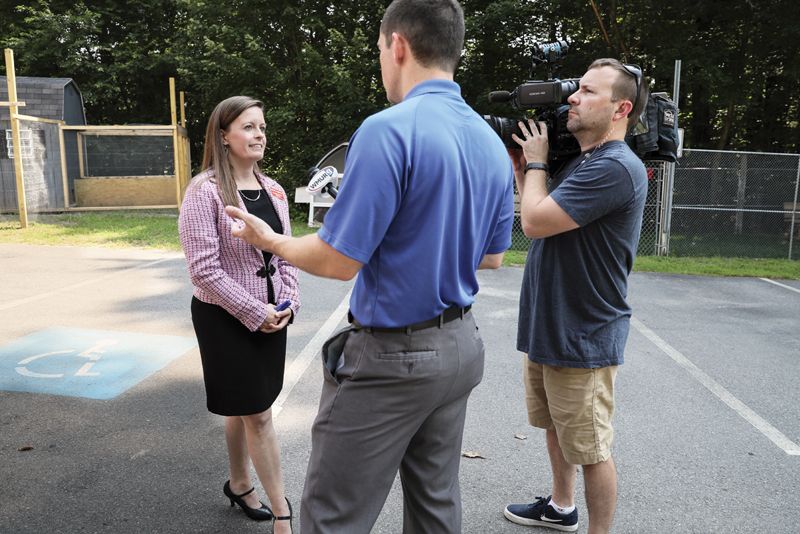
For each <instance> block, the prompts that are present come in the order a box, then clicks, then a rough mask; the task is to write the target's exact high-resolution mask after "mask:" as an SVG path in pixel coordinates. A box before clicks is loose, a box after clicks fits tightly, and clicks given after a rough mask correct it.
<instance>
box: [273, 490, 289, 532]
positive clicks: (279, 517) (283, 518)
mask: <svg viewBox="0 0 800 534" xmlns="http://www.w3.org/2000/svg"><path fill="white" fill-rule="evenodd" d="M284 499H286V497H284ZM286 504H288V505H289V515H276V516H273V517H272V531H273V532H274V531H275V521H288V522H289V528H290V529H292V532H294V526H292V517H294V514H293V513H292V503H290V502H289V499H286Z"/></svg>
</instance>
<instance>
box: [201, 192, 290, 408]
mask: <svg viewBox="0 0 800 534" xmlns="http://www.w3.org/2000/svg"><path fill="white" fill-rule="evenodd" d="M259 191H260V193H259ZM245 195H246V198H245ZM257 195H258V200H256V201H250V199H253V198H256V196H257ZM242 197H243V198H245V200H244V202H245V203H246V204H247V210H248V211H249V212H250V213H252V214H253V215H256V216H257V217H260V218H261V219H264V221H266V222H267V223H268V224H269V225H270V226H271V227H272V229H273V230H275V231H276V232H279V233H282V232H283V226H282V225H281V222H280V219H279V218H278V214H277V213H276V212H275V208H274V206H273V205H272V202H271V201H270V200H269V197H268V195H267V193H266V191H263V190H252V191H244V194H243V195H242ZM271 257H272V255H271V254H267V253H264V261H265V265H269V260H270V258H271ZM264 283H265V284H267V286H268V294H269V301H270V302H271V303H273V304H275V297H274V294H273V293H274V291H273V289H272V283H271V281H270V278H269V276H267V277H266V278H265V282H264ZM192 323H193V324H194V331H195V333H196V334H197V344H198V346H199V347H200V359H201V361H202V364H203V382H205V387H206V405H207V406H208V411H210V412H212V413H215V414H219V415H228V416H233V415H250V414H255V413H260V412H263V411H264V410H266V409H268V408H269V407H270V406H272V403H273V402H275V399H277V398H278V394H280V392H281V389H282V388H283V371H284V365H285V362H286V328H283V329H281V330H279V331H277V332H274V333H272V334H265V333H264V332H260V331H256V332H251V331H250V330H248V329H247V327H245V326H244V325H243V324H242V323H240V322H239V320H238V319H236V318H235V317H233V316H232V315H230V314H229V313H228V312H226V311H225V310H224V309H223V308H221V307H220V306H217V305H215V304H208V303H206V302H202V301H200V300H198V299H197V298H194V297H192Z"/></svg>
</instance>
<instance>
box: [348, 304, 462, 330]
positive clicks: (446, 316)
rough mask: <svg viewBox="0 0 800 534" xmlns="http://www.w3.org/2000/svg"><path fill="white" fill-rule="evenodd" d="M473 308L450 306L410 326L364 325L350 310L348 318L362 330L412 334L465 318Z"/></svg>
mask: <svg viewBox="0 0 800 534" xmlns="http://www.w3.org/2000/svg"><path fill="white" fill-rule="evenodd" d="M471 309H472V304H470V305H469V306H465V307H463V308H462V307H460V306H450V307H449V308H447V309H446V310H445V311H443V312H442V313H440V314H439V315H437V316H436V317H434V318H433V319H428V320H427V321H422V322H420V323H414V324H410V325H408V326H393V327H384V326H364V325H362V324H361V323H359V322H358V321H356V319H355V317H353V314H352V313H350V312H349V311H348V312H347V320H348V321H349V322H350V323H351V324H352V325H353V326H355V327H356V328H360V329H362V330H366V331H367V332H387V333H406V334H410V333H411V332H415V331H417V330H424V329H425V328H431V327H433V326H438V327H439V328H441V327H442V325H444V324H445V323H449V322H451V321H455V320H456V319H463V318H464V316H465V315H466V314H467V313H469V310H471Z"/></svg>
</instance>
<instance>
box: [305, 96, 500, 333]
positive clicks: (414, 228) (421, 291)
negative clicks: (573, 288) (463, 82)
mask: <svg viewBox="0 0 800 534" xmlns="http://www.w3.org/2000/svg"><path fill="white" fill-rule="evenodd" d="M513 183H514V173H513V169H512V166H511V161H510V159H509V157H508V154H507V153H506V150H505V147H504V146H503V143H502V142H501V141H500V138H499V137H498V136H497V134H495V133H494V131H492V129H491V128H490V127H489V126H488V125H487V124H486V122H485V121H484V120H483V119H482V118H481V117H480V116H479V115H478V114H477V113H475V111H473V110H472V108H470V107H469V106H468V105H467V104H466V102H464V99H463V98H461V91H460V88H459V86H458V84H456V83H455V82H452V81H449V80H427V81H425V82H422V83H420V84H418V85H417V86H415V87H414V88H413V89H412V90H411V91H410V92H409V93H408V94H407V95H406V97H405V99H404V100H403V102H401V103H399V104H397V105H395V106H392V107H390V108H388V109H385V110H383V111H381V112H379V113H377V114H375V115H372V116H371V117H369V118H367V120H365V121H364V122H363V123H362V125H361V126H360V127H359V128H358V130H357V131H356V132H355V133H354V134H353V137H352V138H351V139H350V145H349V147H348V151H347V156H346V160H345V174H344V177H343V178H342V185H341V188H340V190H339V195H338V197H337V198H336V202H335V203H334V204H333V206H332V207H331V208H330V210H328V213H327V214H326V215H325V223H324V225H323V227H322V228H321V229H320V231H319V232H318V236H319V237H320V238H321V239H322V240H323V241H325V242H326V243H328V244H329V245H330V246H332V247H333V248H334V249H336V250H337V251H339V252H340V253H342V254H344V255H345V256H348V257H350V258H353V259H354V260H357V261H359V262H361V263H363V264H364V267H363V268H362V269H361V271H360V272H359V274H358V278H357V279H356V283H355V287H354V289H353V294H352V297H351V299H350V311H351V312H352V314H353V316H354V317H355V318H356V319H357V320H358V321H359V322H360V323H362V324H364V325H367V326H381V327H397V326H406V325H409V324H413V323H417V322H420V321H425V320H428V319H431V318H433V317H436V316H437V315H439V314H440V313H442V311H444V310H445V309H446V308H448V307H450V306H453V305H457V306H466V305H468V304H472V302H473V300H474V296H475V294H476V293H477V292H478V280H477V278H476V276H475V271H476V269H477V267H478V264H479V263H480V261H481V259H482V258H483V256H484V255H486V254H496V253H500V252H503V251H505V250H506V249H507V248H508V247H509V246H511V225H512V223H513V219H514V197H513Z"/></svg>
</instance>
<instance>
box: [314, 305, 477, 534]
mask: <svg viewBox="0 0 800 534" xmlns="http://www.w3.org/2000/svg"><path fill="white" fill-rule="evenodd" d="M337 336H339V337H337ZM343 338H344V339H343ZM342 344H343V360H340V362H339V363H340V366H339V368H338V369H335V365H328V366H327V367H326V368H325V370H324V373H325V382H324V385H323V389H322V395H321V398H320V405H319V413H318V414H317V418H316V420H315V421H314V426H313V429H312V448H311V458H310V460H309V465H308V471H307V474H306V482H305V488H304V491H303V502H302V511H301V516H300V517H301V531H302V532H303V533H304V534H311V533H314V534H323V533H324V534H334V533H335V534H359V533H364V534H367V533H369V532H370V529H371V528H372V526H373V525H374V523H375V521H376V519H377V517H378V515H379V514H380V511H381V508H382V507H383V504H384V502H385V501H386V496H387V495H388V494H389V490H390V489H391V486H392V483H393V481H394V478H395V475H396V474H397V471H398V470H399V471H400V478H401V481H402V485H403V509H404V515H403V532H404V533H406V534H410V533H426V534H436V533H458V532H461V493H460V488H459V482H458V469H459V464H460V459H461V439H462V433H463V430H464V417H465V414H466V408H467V399H468V397H469V394H470V392H471V391H472V389H473V388H474V387H475V386H476V385H478V383H480V381H481V378H482V377H483V342H482V341H481V338H480V335H479V333H478V329H477V327H476V326H475V321H474V319H473V316H472V314H471V313H467V315H465V316H464V318H463V319H456V320H454V321H452V322H449V323H446V324H444V325H442V326H441V327H431V328H427V329H424V330H419V331H416V332H411V333H410V334H407V333H394V332H390V333H380V332H370V331H369V330H368V329H367V330H346V331H344V332H340V333H339V334H337V335H335V336H334V337H332V338H331V339H330V340H329V343H328V344H326V346H328V345H334V346H335V345H339V347H338V348H339V349H340V348H341V346H342ZM325 353H326V349H323V360H324V359H325V357H326V355H325ZM336 354H338V351H337V352H336ZM323 363H324V362H323ZM329 363H330V362H329ZM329 368H330V369H329ZM331 369H333V372H332V371H331ZM397 530H398V531H399V530H400V529H399V525H398V529H397Z"/></svg>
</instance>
